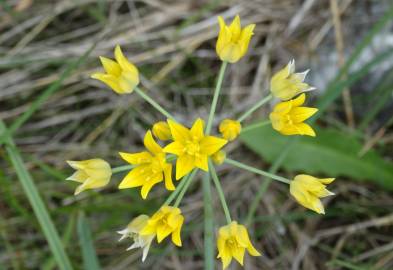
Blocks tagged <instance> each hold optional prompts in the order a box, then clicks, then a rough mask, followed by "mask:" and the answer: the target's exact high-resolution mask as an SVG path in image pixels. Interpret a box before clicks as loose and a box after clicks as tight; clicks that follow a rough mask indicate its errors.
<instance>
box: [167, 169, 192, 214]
mask: <svg viewBox="0 0 393 270" xmlns="http://www.w3.org/2000/svg"><path fill="white" fill-rule="evenodd" d="M197 171H198V170H197V169H194V170H193V171H192V172H191V173H190V174H189V176H188V178H187V179H185V180H184V182H185V184H184V187H183V188H182V189H181V190H180V193H179V196H177V199H176V201H175V203H174V204H173V206H174V207H178V206H179V205H180V202H181V200H182V199H183V197H184V194H185V193H186V191H187V189H188V187H189V186H190V184H191V182H192V179H193V178H194V176H195V174H196V172H197Z"/></svg>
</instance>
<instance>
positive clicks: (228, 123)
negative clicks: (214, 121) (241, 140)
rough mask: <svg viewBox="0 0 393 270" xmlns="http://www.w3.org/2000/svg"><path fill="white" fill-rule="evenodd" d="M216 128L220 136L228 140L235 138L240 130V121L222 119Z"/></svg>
mask: <svg viewBox="0 0 393 270" xmlns="http://www.w3.org/2000/svg"><path fill="white" fill-rule="evenodd" d="M218 128H219V131H220V133H221V135H222V137H223V138H224V139H226V140H228V141H233V140H235V139H236V138H237V137H238V136H239V134H240V132H241V130H242V126H241V124H240V122H239V121H236V120H232V119H224V120H223V121H222V122H221V123H220V125H219V127H218Z"/></svg>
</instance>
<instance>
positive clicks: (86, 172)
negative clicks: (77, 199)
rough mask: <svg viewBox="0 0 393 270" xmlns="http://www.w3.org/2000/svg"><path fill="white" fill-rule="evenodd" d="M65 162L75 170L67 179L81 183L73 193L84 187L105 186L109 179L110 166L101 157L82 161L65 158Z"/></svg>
mask: <svg viewBox="0 0 393 270" xmlns="http://www.w3.org/2000/svg"><path fill="white" fill-rule="evenodd" d="M67 163H68V164H69V165H70V166H71V167H72V168H74V169H75V170H76V172H75V173H74V174H73V175H71V176H70V177H68V178H67V180H71V181H75V182H79V183H82V185H80V186H78V187H77V189H76V190H75V195H78V194H79V193H81V192H82V191H84V190H86V189H94V188H100V187H103V186H106V185H107V184H108V183H109V181H110V180H111V176H112V170H111V166H110V165H109V164H108V162H106V161H105V160H103V159H99V158H96V159H88V160H83V161H71V160H67Z"/></svg>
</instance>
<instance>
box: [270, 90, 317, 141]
mask: <svg viewBox="0 0 393 270" xmlns="http://www.w3.org/2000/svg"><path fill="white" fill-rule="evenodd" d="M305 99H306V95H305V94H304V93H303V94H301V95H300V96H299V97H297V98H295V99H291V100H289V101H284V102H280V103H278V104H277V105H276V106H275V107H274V109H273V112H271V113H270V116H269V117H270V121H271V122H272V125H273V128H274V129H275V130H277V131H278V132H280V133H281V134H283V135H296V134H299V135H308V136H313V137H314V136H315V132H314V130H313V129H312V128H311V126H310V125H308V124H306V123H304V121H305V120H307V119H308V118H310V117H311V116H312V115H313V114H315V113H316V112H317V111H318V109H316V108H310V107H301V105H303V103H304V101H305Z"/></svg>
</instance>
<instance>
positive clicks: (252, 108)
mask: <svg viewBox="0 0 393 270" xmlns="http://www.w3.org/2000/svg"><path fill="white" fill-rule="evenodd" d="M272 98H273V96H272V94H270V95H268V96H267V97H265V98H263V99H261V100H260V101H259V102H258V103H256V104H255V105H254V106H252V107H251V108H250V109H249V110H248V111H246V112H245V113H243V114H242V115H241V116H240V117H239V118H238V119H237V121H239V122H242V121H243V120H244V119H246V118H247V117H248V116H250V115H251V114H252V113H253V112H255V111H256V110H257V109H259V108H260V107H261V106H262V105H264V104H265V103H267V102H269V100H271V99H272Z"/></svg>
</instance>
